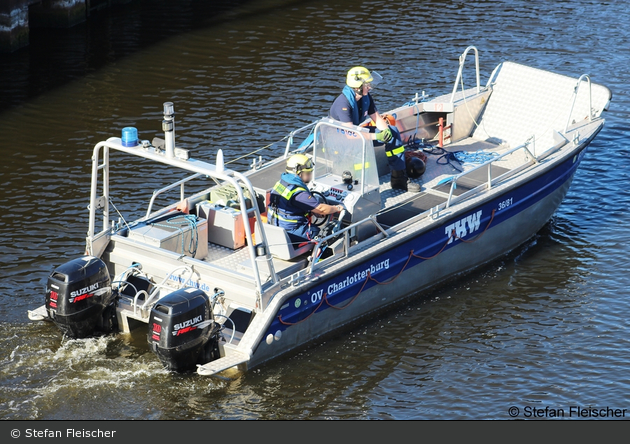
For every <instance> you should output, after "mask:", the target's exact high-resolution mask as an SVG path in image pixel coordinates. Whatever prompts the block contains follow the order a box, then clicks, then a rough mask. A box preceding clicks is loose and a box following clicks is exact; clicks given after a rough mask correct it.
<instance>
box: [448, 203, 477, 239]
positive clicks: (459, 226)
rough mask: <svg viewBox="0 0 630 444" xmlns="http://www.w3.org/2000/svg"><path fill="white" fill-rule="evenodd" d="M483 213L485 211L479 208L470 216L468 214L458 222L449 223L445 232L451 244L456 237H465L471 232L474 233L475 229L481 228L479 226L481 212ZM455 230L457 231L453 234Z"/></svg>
mask: <svg viewBox="0 0 630 444" xmlns="http://www.w3.org/2000/svg"><path fill="white" fill-rule="evenodd" d="M482 213H483V211H482V210H479V211H477V212H476V213H473V214H471V215H470V216H466V217H464V218H462V219H460V220H458V221H457V222H454V223H452V224H450V225H448V226H447V227H446V228H445V229H444V232H445V233H446V235H447V236H448V243H449V244H450V243H451V242H453V239H454V238H455V237H462V238H463V237H464V236H466V235H467V234H471V233H474V232H475V231H477V230H479V226H480V224H481V214H482ZM453 231H455V234H454V235H453V234H452V233H453Z"/></svg>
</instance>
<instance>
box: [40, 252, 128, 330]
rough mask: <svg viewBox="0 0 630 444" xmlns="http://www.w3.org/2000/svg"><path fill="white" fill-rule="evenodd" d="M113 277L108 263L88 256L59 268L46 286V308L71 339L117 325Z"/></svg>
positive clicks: (110, 328) (56, 323)
mask: <svg viewBox="0 0 630 444" xmlns="http://www.w3.org/2000/svg"><path fill="white" fill-rule="evenodd" d="M114 303H115V301H114V296H113V294H112V287H111V279H110V276H109V271H108V270H107V265H105V263H104V262H103V261H102V260H101V259H99V258H97V257H94V256H84V257H80V258H77V259H73V260H71V261H70V262H66V263H65V264H63V265H61V266H59V267H57V268H56V269H55V270H54V271H53V272H52V273H51V274H50V276H49V277H48V283H47V285H46V311H47V312H48V316H49V317H50V318H51V319H52V320H53V322H54V323H55V325H57V327H59V329H60V330H61V331H62V332H63V333H64V334H66V335H68V336H70V337H71V338H85V337H88V336H90V335H92V334H93V333H95V332H97V331H100V332H104V333H110V332H112V331H113V330H114V329H115V328H116V309H115V306H114Z"/></svg>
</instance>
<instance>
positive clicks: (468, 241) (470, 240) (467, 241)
mask: <svg viewBox="0 0 630 444" xmlns="http://www.w3.org/2000/svg"><path fill="white" fill-rule="evenodd" d="M495 211H496V210H494V209H493V210H492V216H490V220H489V221H488V225H486V228H484V230H483V231H482V232H481V233H479V234H478V235H477V236H475V237H473V238H472V239H468V240H466V239H462V238H461V237H459V236H458V235H457V234H456V235H455V238H456V239H459V240H460V241H462V242H466V243H467V244H472V243H473V242H475V241H476V240H477V239H479V238H481V236H483V235H484V233H485V232H486V231H487V230H488V228H490V224H491V223H492V221H493V220H494V213H495ZM454 231H455V230H453V232H454Z"/></svg>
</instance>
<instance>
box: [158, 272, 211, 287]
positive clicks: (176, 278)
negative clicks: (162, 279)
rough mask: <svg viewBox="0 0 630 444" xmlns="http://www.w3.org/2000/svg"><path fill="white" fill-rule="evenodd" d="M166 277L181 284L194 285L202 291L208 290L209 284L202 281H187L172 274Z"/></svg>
mask: <svg viewBox="0 0 630 444" xmlns="http://www.w3.org/2000/svg"><path fill="white" fill-rule="evenodd" d="M168 279H169V280H171V281H174V282H177V283H178V284H183V285H185V286H186V287H194V288H198V289H199V290H202V291H210V286H209V285H208V284H205V283H203V282H202V283H199V282H194V281H193V280H192V279H188V281H186V280H184V278H183V277H181V276H173V275H171V276H169V277H168Z"/></svg>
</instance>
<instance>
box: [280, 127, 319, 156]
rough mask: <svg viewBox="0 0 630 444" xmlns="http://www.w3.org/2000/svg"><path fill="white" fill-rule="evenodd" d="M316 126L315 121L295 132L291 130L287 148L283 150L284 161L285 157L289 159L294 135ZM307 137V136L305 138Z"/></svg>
mask: <svg viewBox="0 0 630 444" xmlns="http://www.w3.org/2000/svg"><path fill="white" fill-rule="evenodd" d="M316 124H317V121H315V122H313V123H309V124H308V125H306V126H303V127H302V128H298V129H296V130H293V131H291V132H290V133H289V136H288V137H289V139H288V140H287V146H286V148H285V149H284V158H285V159H286V158H287V157H289V152H290V151H291V145H293V137H295V135H296V134H298V133H301V132H302V131H304V130H307V129H309V128H312V127H313V126H315V125H316ZM307 137H308V136H307Z"/></svg>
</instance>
